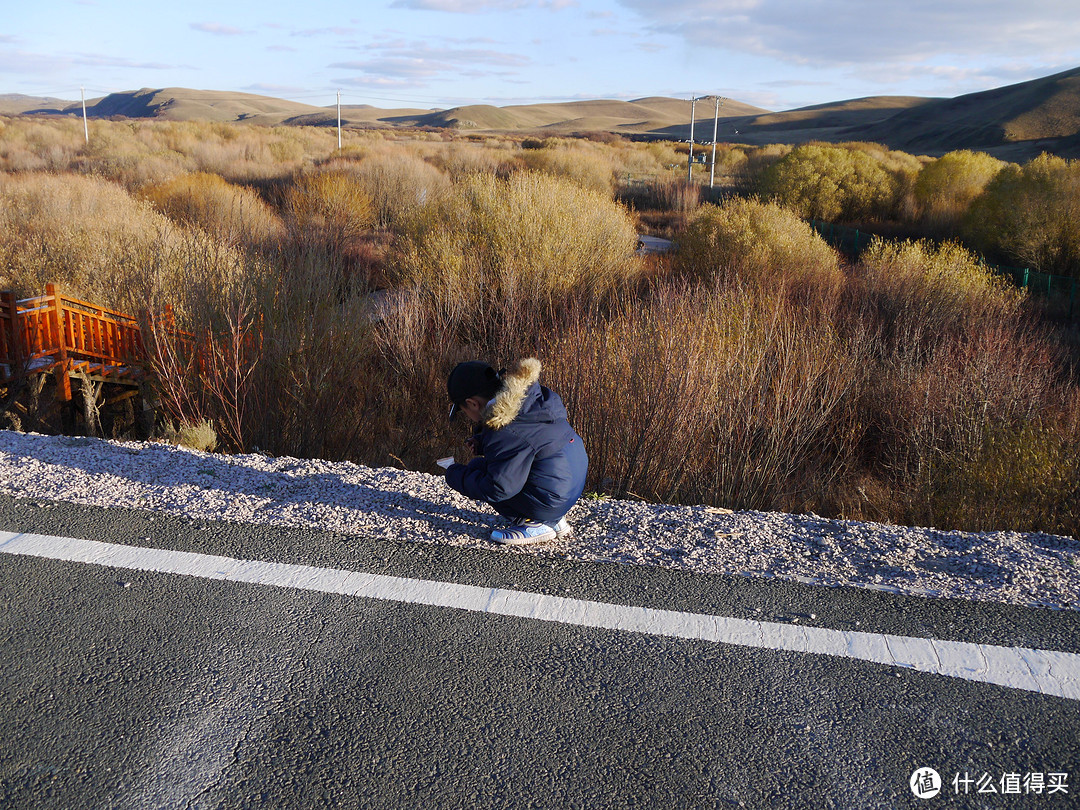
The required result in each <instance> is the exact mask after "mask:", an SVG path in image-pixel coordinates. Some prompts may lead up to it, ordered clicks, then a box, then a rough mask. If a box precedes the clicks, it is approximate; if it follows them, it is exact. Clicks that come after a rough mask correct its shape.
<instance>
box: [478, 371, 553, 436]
mask: <svg viewBox="0 0 1080 810" xmlns="http://www.w3.org/2000/svg"><path fill="white" fill-rule="evenodd" d="M540 368H541V366H540V361H539V360H537V359H536V358H535V357H526V358H525V359H524V360H518V363H517V365H516V366H515V367H514V368H513V369H511V370H510V371H507V372H506V373H505V374H504V375H503V387H502V389H501V390H500V391H499V393H498V394H496V395H495V399H494V400H492V402H491V403H490V404H489V405H488V407H487V410H485V411H484V424H485V425H486V426H487V427H489V428H491V429H492V430H498V429H499V428H503V427H506V426H507V425H509V424H510V423H511V422H513V421H514V420H515V419H516V418H517V416H518V414H519V413H521V408H522V406H523V405H524V404H525V396H526V394H527V393H528V391H529V389H530V388H531V387H532V386H533V384H534V383H535V382H537V381H538V380H539V379H540Z"/></svg>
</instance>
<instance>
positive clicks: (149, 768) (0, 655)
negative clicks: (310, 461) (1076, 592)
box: [0, 497, 1080, 808]
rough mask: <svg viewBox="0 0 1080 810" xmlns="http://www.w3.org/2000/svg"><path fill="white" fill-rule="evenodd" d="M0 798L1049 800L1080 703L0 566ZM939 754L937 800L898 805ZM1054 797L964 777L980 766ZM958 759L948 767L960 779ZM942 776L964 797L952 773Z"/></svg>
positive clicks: (417, 570) (969, 685)
mask: <svg viewBox="0 0 1080 810" xmlns="http://www.w3.org/2000/svg"><path fill="white" fill-rule="evenodd" d="M0 530H7V531H16V532H35V533H40V534H50V535H61V536H70V537H80V538H88V539H93V540H103V541H107V542H110V543H120V544H129V545H138V546H143V547H154V548H162V549H175V550H181V551H198V552H202V553H206V554H215V555H224V556H230V557H236V558H241V559H257V560H268V561H278V562H290V563H303V564H307V565H313V566H327V567H334V568H344V569H349V570H356V571H368V572H375V573H380V574H390V575H394V576H403V577H415V578H421V579H430V580H439V581H446V582H458V583H465V584H472V585H482V586H485V587H500V588H513V589H517V590H522V591H532V592H540V593H551V594H557V595H562V596H571V597H575V598H581V599H589V600H597V601H602V602H611V603H616V604H624V605H644V606H650V607H659V608H665V609H670V610H679V611H692V612H697V613H710V614H714V615H720V616H732V617H740V618H749V619H755V620H763V621H770V622H791V623H795V622H799V623H801V624H803V625H806V626H821V627H830V628H836V629H841V630H856V629H857V630H860V631H869V632H884V633H896V634H900V635H908V636H919V637H933V638H938V639H947V640H955V641H971V642H979V643H986V644H994V645H1003V646H1021V647H1031V648H1039V649H1050V650H1060V651H1065V652H1080V632H1078V630H1080V615H1078V614H1077V613H1074V612H1059V611H1048V610H1043V609H1026V608H1016V607H1007V606H1001V605H993V604H978V603H966V602H954V601H946V600H923V599H916V598H911V597H901V596H895V595H890V594H885V593H877V592H866V591H857V590H851V589H827V588H820V587H814V586H805V585H799V584H794V583H783V582H778V581H764V580H755V579H745V578H739V577H719V576H702V575H696V574H689V573H685V572H671V571H664V570H660V569H649V568H634V567H626V566H614V565H608V564H584V563H569V562H565V561H561V560H558V559H555V558H550V559H546V558H536V557H531V556H524V555H515V554H507V553H500V552H481V551H470V550H462V549H455V548H449V547H438V546H428V545H419V544H410V543H407V542H402V543H400V544H390V543H386V542H384V541H383V542H373V541H368V540H365V539H364V538H362V537H349V536H342V535H337V534H329V533H320V532H312V531H299V530H292V531H286V530H280V529H272V528H266V527H251V526H242V525H234V524H209V523H201V522H197V521H188V520H184V519H178V518H172V517H167V516H161V515H152V514H150V513H145V512H136V511H129V510H102V509H97V508H88V507H77V506H73V505H67V504H53V503H47V502H41V501H24V500H16V499H11V498H4V497H0ZM0 664H2V666H0V807H5V808H6V807H12V808H23V807H25V808H103V807H116V808H149V807H191V808H204V807H205V808H242V807H275V808H276V807H297V808H309V807H323V806H328V807H346V808H350V807H387V808H407V807H424V808H431V807H453V808H456V807H514V808H517V807H537V808H563V807H566V808H574V807H582V808H585V807H587V808H606V807H641V808H654V807H657V808H660V807H663V808H666V807H740V806H745V807H752V808H758V807H761V808H764V807H838V808H858V807H874V808H876V807H922V806H925V807H933V806H949V807H1028V806H1038V807H1048V808H1053V807H1070V806H1076V805H1077V802H1078V799H1077V796H1078V795H1080V701H1076V700H1069V699H1064V698H1054V697H1046V696H1043V695H1040V694H1037V693H1034V692H1028V691H1023V690H1018V689H1010V688H1007V687H1001V686H994V685H987V684H983V683H976V682H971V681H965V680H960V679H956V678H950V677H945V676H940V675H927V674H923V673H919V672H915V671H909V670H905V669H900V668H897V667H891V666H884V665H880V664H875V663H869V662H864V661H853V660H847V659H840V658H835V657H832V656H827V655H814V654H806V653H793V652H783V651H776V650H767V649H751V648H745V647H739V646H733V645H729V644H718V643H709V642H702V641H688V640H683V639H676V638H667V637H662V636H651V635H644V634H640V633H628V632H622V631H614V630H602V629H596V628H588V627H580V626H574V625H568V624H561V623H556V622H550V621H538V620H535V619H525V618H515V617H508V616H496V615H490V614H485V613H476V612H469V611H465V610H458V609H452V608H440V607H429V606H424V605H417V604H406V603H400V602H389V601H380V600H375V599H366V598H357V597H350V596H341V595H337V594H328V593H317V592H310V591H299V590H294V589H289V588H278V587H270V586H266V585H253V584H245V583H237V582H228V581H216V580H206V579H200V578H196V577H190V576H180V575H170V574H159V573H146V572H137V571H130V570H118V569H114V568H107V567H102V566H95V565H86V564H82V563H74V562H61V561H55V560H45V559H39V558H35V557H23V556H14V555H11V554H0ZM927 766H928V767H933V768H935V769H936V770H937V771H938V772H939V773H940V774H941V775H942V777H944V780H945V783H946V786H945V789H944V790H943V791H942V793H941V795H939V796H938V797H936V798H933V799H928V800H920V799H917V798H916V797H915V796H914V794H913V793H912V791H911V789H910V788H909V779H910V777H911V775H912V773H913V771H914V770H915V769H917V768H921V767H927ZM1014 773H1015V774H1019V775H1021V776H1024V775H1027V774H1031V773H1038V774H1044V775H1047V776H1048V775H1049V774H1051V773H1064V774H1068V776H1067V777H1066V782H1067V784H1068V790H1069V792H1068V793H1067V794H1066V793H1062V792H1061V791H1058V792H1056V793H1055V794H1054V795H1049V794H1048V793H1047V792H1046V791H1045V790H1044V792H1043V793H1042V794H1041V795H1037V796H1036V795H1022V794H1021V795H991V794H979V793H977V792H976V791H977V789H978V781H977V780H978V779H980V778H981V777H982V775H983V774H987V775H988V779H989V780H991V781H992V782H993V783H996V784H997V789H998V790H999V792H1000V790H1001V789H1002V783H1001V779H1002V777H1005V776H1006V775H1007V774H1014ZM954 774H960V775H963V774H968V775H969V776H970V778H971V780H972V782H971V784H970V785H967V790H968V793H967V795H964V794H963V793H961V794H960V795H957V794H956V793H955V790H954V787H953V785H951V784H949V783H950V782H952V780H953V777H954ZM960 784H961V789H963V787H964V785H963V783H960Z"/></svg>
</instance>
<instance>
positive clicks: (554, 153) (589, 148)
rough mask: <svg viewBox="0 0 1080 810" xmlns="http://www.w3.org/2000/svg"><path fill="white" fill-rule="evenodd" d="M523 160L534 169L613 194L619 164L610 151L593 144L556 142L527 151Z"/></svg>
mask: <svg viewBox="0 0 1080 810" xmlns="http://www.w3.org/2000/svg"><path fill="white" fill-rule="evenodd" d="M522 161H523V162H524V164H525V166H526V167H527V168H528V169H530V170H532V171H536V172H543V173H545V174H550V175H552V176H554V177H562V178H565V179H567V180H569V181H571V182H572V183H574V184H576V185H578V186H581V187H582V188H585V189H589V190H590V191H596V192H598V193H600V194H606V195H609V196H610V195H611V193H612V189H613V188H614V185H615V170H616V166H615V163H614V162H613V161H612V159H611V157H610V156H609V150H608V149H605V148H602V147H601V148H597V147H596V146H593V145H592V144H588V145H585V144H573V143H570V144H565V143H562V142H556V143H555V144H552V145H546V146H545V147H544V148H543V149H531V150H527V151H525V152H523V153H522Z"/></svg>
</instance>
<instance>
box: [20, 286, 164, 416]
mask: <svg viewBox="0 0 1080 810" xmlns="http://www.w3.org/2000/svg"><path fill="white" fill-rule="evenodd" d="M147 369H148V362H147V354H146V348H145V347H144V345H143V341H142V334H141V332H140V330H139V324H138V322H137V321H136V320H135V318H133V317H132V316H130V315H125V314H123V313H121V312H114V311H113V310H110V309H105V308H104V307H99V306H96V305H94V304H91V303H88V302H86V301H80V300H78V299H76V298H71V297H69V296H66V295H61V294H60V293H59V292H58V291H57V289H56V285H54V284H49V285H46V288H45V295H41V296H38V297H36V298H27V299H23V300H17V299H16V298H15V294H14V293H12V292H3V293H0V386H7V385H11V384H12V383H13V382H17V381H20V380H23V379H25V378H26V377H28V376H31V375H36V374H46V373H52V374H53V375H54V377H55V378H56V398H57V399H58V400H60V401H69V400H70V399H71V379H72V377H75V376H81V375H84V374H85V375H86V376H88V377H89V378H90V379H91V380H94V381H95V382H105V383H110V384H116V385H124V386H132V387H135V388H137V387H138V385H139V383H140V382H141V381H142V380H144V379H145V378H146V376H147V373H148V371H147Z"/></svg>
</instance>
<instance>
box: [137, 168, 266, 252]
mask: <svg viewBox="0 0 1080 810" xmlns="http://www.w3.org/2000/svg"><path fill="white" fill-rule="evenodd" d="M139 196H140V197H142V198H143V199H146V200H150V202H152V203H153V204H154V206H155V207H156V208H157V209H158V210H159V211H161V212H162V213H163V214H165V215H166V216H168V217H169V218H170V219H172V220H173V221H175V222H179V223H183V224H186V225H194V226H198V227H200V228H203V229H204V230H206V231H208V232H209V233H212V234H213V235H214V236H216V237H217V238H218V239H219V240H221V241H222V242H225V243H226V244H230V245H241V244H251V245H269V244H270V243H272V242H274V241H276V240H279V239H280V238H281V237H282V236H283V235H284V230H285V229H284V226H283V225H282V223H281V220H280V219H279V218H278V217H277V215H276V214H275V213H274V211H273V209H271V208H270V206H268V205H267V204H266V203H264V202H263V201H262V199H261V198H260V197H259V196H258V195H257V194H255V193H254V192H252V191H251V190H249V189H246V188H243V187H240V186H234V185H232V184H231V183H228V182H226V181H225V180H224V179H222V178H221V177H218V176H217V175H216V174H206V173H205V172H198V173H196V174H187V175H182V176H180V177H177V178H175V179H173V180H169V181H166V182H164V183H157V184H154V185H151V186H148V187H146V188H144V189H142V190H141V191H140V193H139Z"/></svg>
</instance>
